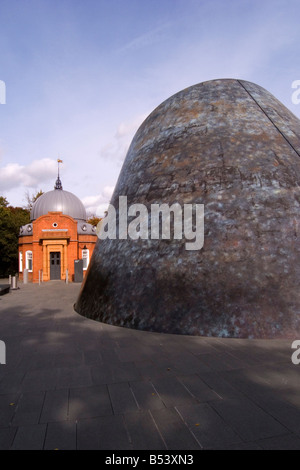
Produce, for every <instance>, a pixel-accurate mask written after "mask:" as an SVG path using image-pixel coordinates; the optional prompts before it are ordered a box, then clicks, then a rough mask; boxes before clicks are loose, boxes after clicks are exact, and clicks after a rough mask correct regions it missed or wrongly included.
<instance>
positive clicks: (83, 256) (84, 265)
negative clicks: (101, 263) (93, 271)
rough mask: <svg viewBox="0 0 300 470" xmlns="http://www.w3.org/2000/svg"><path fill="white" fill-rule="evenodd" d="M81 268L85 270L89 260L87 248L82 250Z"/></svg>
mask: <svg viewBox="0 0 300 470" xmlns="http://www.w3.org/2000/svg"><path fill="white" fill-rule="evenodd" d="M82 260H83V270H84V271H86V270H87V268H88V265H89V262H90V252H89V250H88V249H84V250H82Z"/></svg>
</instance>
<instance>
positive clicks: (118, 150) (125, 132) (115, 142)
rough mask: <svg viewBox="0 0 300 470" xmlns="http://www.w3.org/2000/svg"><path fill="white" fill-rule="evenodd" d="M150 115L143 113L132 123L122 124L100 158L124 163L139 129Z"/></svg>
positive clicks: (101, 152)
mask: <svg viewBox="0 0 300 470" xmlns="http://www.w3.org/2000/svg"><path fill="white" fill-rule="evenodd" d="M148 114H149V113H143V114H140V115H138V116H135V117H134V118H133V119H131V120H130V121H126V122H121V123H120V124H119V126H118V128H117V130H116V133H115V135H114V136H113V138H112V139H111V141H110V142H108V143H107V144H105V145H104V146H103V147H102V148H101V149H100V157H101V158H104V159H109V160H113V161H117V162H119V163H122V162H123V160H124V158H125V157H126V153H127V151H128V148H129V146H130V144H131V141H132V139H133V137H134V135H135V133H136V131H137V129H138V128H139V126H140V125H141V124H142V122H143V121H144V120H145V119H146V117H147V116H148Z"/></svg>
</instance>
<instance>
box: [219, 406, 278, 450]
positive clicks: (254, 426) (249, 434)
mask: <svg viewBox="0 0 300 470" xmlns="http://www.w3.org/2000/svg"><path fill="white" fill-rule="evenodd" d="M211 406H212V407H213V408H214V409H215V410H216V411H217V413H218V414H219V415H220V416H221V417H222V418H223V420H224V421H225V422H226V423H228V424H229V425H230V426H231V427H232V428H233V429H234V430H235V431H236V433H237V434H238V435H239V436H241V437H242V439H243V440H245V441H254V440H258V439H263V438H267V437H272V436H279V435H282V434H286V428H285V426H283V425H282V424H280V423H279V422H278V421H277V420H276V419H274V418H273V417H272V416H270V415H269V414H268V413H267V412H266V411H264V410H263V409H262V408H259V407H258V406H256V405H255V404H253V403H252V402H251V401H250V400H248V399H246V398H244V399H229V400H223V401H214V402H211Z"/></svg>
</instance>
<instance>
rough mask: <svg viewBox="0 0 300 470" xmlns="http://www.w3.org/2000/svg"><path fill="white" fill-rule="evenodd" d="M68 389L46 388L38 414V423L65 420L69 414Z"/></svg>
mask: <svg viewBox="0 0 300 470" xmlns="http://www.w3.org/2000/svg"><path fill="white" fill-rule="evenodd" d="M69 393H70V392H69V389H62V390H48V391H47V392H46V393H45V400H44V403H43V407H42V412H41V416H40V420H39V422H40V423H51V422H55V421H65V420H67V419H68V415H69Z"/></svg>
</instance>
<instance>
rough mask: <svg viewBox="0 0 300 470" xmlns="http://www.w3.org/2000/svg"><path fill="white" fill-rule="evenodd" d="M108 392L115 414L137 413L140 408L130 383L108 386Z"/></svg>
mask: <svg viewBox="0 0 300 470" xmlns="http://www.w3.org/2000/svg"><path fill="white" fill-rule="evenodd" d="M108 391H109V395H110V399H111V403H112V407H113V411H114V413H115V414H119V413H128V412H130V411H137V409H138V406H137V403H136V401H135V398H134V395H133V393H132V390H131V388H130V386H129V383H127V382H123V383H113V384H108Z"/></svg>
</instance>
